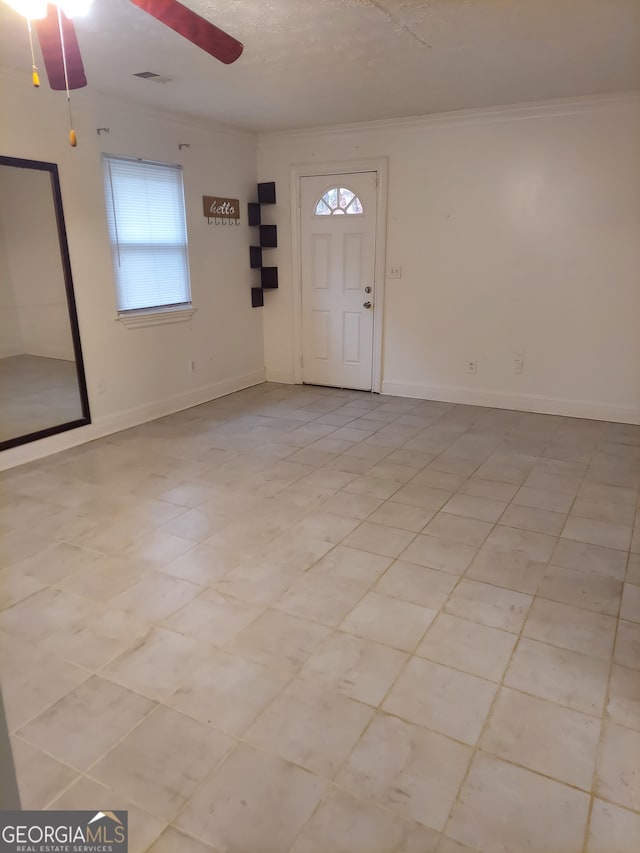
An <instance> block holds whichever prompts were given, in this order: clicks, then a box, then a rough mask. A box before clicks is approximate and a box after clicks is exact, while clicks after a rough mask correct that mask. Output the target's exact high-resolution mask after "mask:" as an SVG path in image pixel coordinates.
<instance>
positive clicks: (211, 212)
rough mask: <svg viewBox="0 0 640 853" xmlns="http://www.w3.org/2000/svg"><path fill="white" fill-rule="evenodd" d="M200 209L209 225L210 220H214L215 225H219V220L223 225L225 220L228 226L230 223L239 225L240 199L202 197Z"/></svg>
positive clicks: (214, 196) (213, 196)
mask: <svg viewBox="0 0 640 853" xmlns="http://www.w3.org/2000/svg"><path fill="white" fill-rule="evenodd" d="M202 207H203V213H204V215H205V216H206V217H207V219H208V221H209V224H211V220H214V222H215V223H216V225H218V224H220V222H219V221H220V220H222V223H223V224H224V223H225V220H226V222H227V223H228V224H230V223H231V222H235V223H236V225H238V224H239V222H238V220H239V219H240V199H238V198H223V197H222V196H219V195H218V196H216V195H203V196H202Z"/></svg>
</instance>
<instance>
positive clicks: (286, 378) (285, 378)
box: [266, 367, 295, 385]
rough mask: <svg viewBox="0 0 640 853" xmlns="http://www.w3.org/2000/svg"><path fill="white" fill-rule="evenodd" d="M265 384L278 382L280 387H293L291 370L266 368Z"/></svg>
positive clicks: (293, 380)
mask: <svg viewBox="0 0 640 853" xmlns="http://www.w3.org/2000/svg"><path fill="white" fill-rule="evenodd" d="M266 380H267V382H280V383H281V384H282V385H295V378H294V376H293V370H273V369H272V368H270V367H267V368H266Z"/></svg>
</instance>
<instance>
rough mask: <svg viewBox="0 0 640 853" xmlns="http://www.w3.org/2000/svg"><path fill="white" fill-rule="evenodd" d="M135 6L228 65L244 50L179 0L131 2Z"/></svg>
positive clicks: (242, 46) (235, 41) (238, 43)
mask: <svg viewBox="0 0 640 853" xmlns="http://www.w3.org/2000/svg"><path fill="white" fill-rule="evenodd" d="M131 2H132V3H133V5H134V6H138V8H140V9H142V10H143V11H145V12H147V13H148V14H149V15H152V16H153V17H154V18H157V20H158V21H160V22H161V23H163V24H165V25H166V26H167V27H170V28H171V29H172V30H174V31H175V32H176V33H179V34H180V35H181V36H184V37H185V38H186V39H188V40H189V41H190V42H192V43H193V44H195V45H196V47H199V48H202V50H204V51H205V52H206V53H208V54H210V55H211V56H213V57H215V59H219V60H220V62H224V63H225V65H230V64H231V63H232V62H235V61H236V59H237V58H238V57H239V56H240V54H241V53H242V51H243V49H244V45H242V44H241V43H240V42H239V41H237V39H234V38H233V36H230V35H229V34H228V33H225V32H224V30H221V29H219V28H218V27H216V26H214V25H213V24H212V23H210V22H209V21H206V20H205V19H204V18H201V17H200V15H196V13H195V12H192V11H191V9H187V7H186V6H183V5H182V3H179V2H178V0H131Z"/></svg>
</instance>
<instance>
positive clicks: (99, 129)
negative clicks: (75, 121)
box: [96, 127, 111, 136]
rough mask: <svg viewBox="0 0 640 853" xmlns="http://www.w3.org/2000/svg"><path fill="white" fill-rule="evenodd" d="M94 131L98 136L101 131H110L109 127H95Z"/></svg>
mask: <svg viewBox="0 0 640 853" xmlns="http://www.w3.org/2000/svg"><path fill="white" fill-rule="evenodd" d="M96 133H97V134H98V136H101V135H102V134H103V133H111V128H109V127H96Z"/></svg>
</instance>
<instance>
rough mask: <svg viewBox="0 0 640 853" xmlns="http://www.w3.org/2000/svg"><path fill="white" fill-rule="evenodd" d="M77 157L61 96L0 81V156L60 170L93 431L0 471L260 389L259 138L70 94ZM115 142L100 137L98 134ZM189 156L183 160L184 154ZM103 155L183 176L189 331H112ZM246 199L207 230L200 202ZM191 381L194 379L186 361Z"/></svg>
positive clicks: (88, 94)
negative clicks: (256, 281)
mask: <svg viewBox="0 0 640 853" xmlns="http://www.w3.org/2000/svg"><path fill="white" fill-rule="evenodd" d="M72 104H73V110H74V116H75V125H76V130H77V132H78V147H77V148H76V149H72V148H71V147H70V146H69V144H68V124H67V118H66V106H65V100H64V95H63V94H61V93H56V92H51V91H49V90H48V89H46V87H44V86H43V87H42V88H41V89H40V90H34V89H33V88H32V87H31V86H30V85H29V84H28V80H26V78H23V76H20V77H18V76H16V77H8V76H7V77H0V112H1V113H2V115H4V116H11V121H10V122H8V121H7V122H2V124H1V125H0V153H2V154H4V155H10V156H15V157H23V158H29V159H35V160H45V161H49V162H54V163H57V164H58V168H59V171H60V183H61V189H62V199H63V203H64V213H65V220H66V227H67V235H68V240H69V250H70V256H71V268H72V272H73V279H74V285H75V295H76V301H77V308H78V317H79V324H80V334H81V338H82V348H83V354H84V360H85V370H86V375H87V385H88V391H89V398H90V404H91V414H92V418H93V420H94V424H93V426H91V427H83V428H81V429H79V430H74V431H73V432H71V433H66V434H65V435H64V436H54V437H52V438H51V439H45V440H44V441H43V442H38V443H36V444H37V445H38V446H35V445H34V444H30V445H26V446H25V447H24V448H15V449H13V450H10V451H5V452H4V453H3V454H2V459H0V467H2V466H5V467H6V466H7V465H11V464H18V463H19V462H21V461H24V459H26V458H32V457H34V456H36V455H43V454H44V453H47V452H52V450H55V449H59V448H61V447H64V446H69V445H70V444H73V443H77V442H78V441H83V440H90V439H92V438H94V437H96V436H97V435H99V434H105V433H106V432H109V431H113V430H115V429H119V428H121V427H123V426H127V425H130V424H133V423H137V422H141V421H144V420H147V419H150V418H153V417H157V416H159V415H161V414H165V413H167V412H170V411H176V410H179V409H181V408H186V407H188V406H190V405H195V404H196V403H199V402H203V401H205V400H208V399H212V398H213V397H215V396H219V395H220V394H223V393H228V392H229V391H233V390H237V389H238V388H241V387H246V386H248V385H251V384H255V383H256V382H259V381H261V380H262V379H263V378H264V358H263V339H262V317H261V311H260V310H258V309H252V308H251V297H250V288H251V283H252V280H253V276H252V272H251V271H250V269H249V249H248V247H249V245H250V241H251V232H250V230H249V228H248V226H247V224H246V203H247V201H248V200H251V199H253V197H254V195H255V182H256V144H255V137H254V136H252V135H249V134H245V133H239V132H234V131H227V130H224V129H216V128H213V127H207V126H206V125H204V124H203V123H197V122H195V121H194V122H193V123H190V122H189V121H187V120H185V119H179V118H177V117H173V116H171V115H169V114H160V113H153V112H145V110H144V109H143V108H141V107H140V106H139V105H132V104H129V103H127V102H125V101H118V100H115V99H112V98H107V97H104V96H100V95H98V94H95V93H93V92H92V91H91V90H90V89H89V88H87V89H84V90H82V91H79V92H75V93H73V94H72ZM100 127H108V128H109V129H110V132H109V133H103V134H100V135H98V134H97V132H96V129H97V128H100ZM181 143H186V144H188V145H190V148H184V149H183V150H182V151H179V149H178V145H179V144H181ZM101 152H108V153H112V154H121V155H126V156H134V157H141V158H145V159H150V160H158V161H163V162H169V163H181V164H182V165H183V167H184V182H185V201H186V208H187V225H188V233H189V262H190V269H191V287H192V297H193V303H194V306H195V307H196V309H197V310H196V312H195V314H194V316H193V318H192V319H191V320H190V321H189V322H186V323H175V324H168V325H160V326H152V327H147V328H139V329H132V328H126V327H125V326H124V325H123V324H122V323H120V322H118V321H117V320H116V302H115V286H114V276H113V267H112V262H111V251H110V246H109V239H108V233H107V225H106V217H105V206H104V192H103V184H102V167H101V159H100V155H101ZM214 194H220V195H223V196H227V197H235V198H240V201H241V216H242V224H241V225H240V226H239V227H236V226H215V225H211V226H210V225H208V224H207V220H206V218H205V217H204V216H203V214H202V196H203V195H214ZM191 360H193V361H194V362H195V371H194V372H193V373H190V372H189V362H190V361H191Z"/></svg>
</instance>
